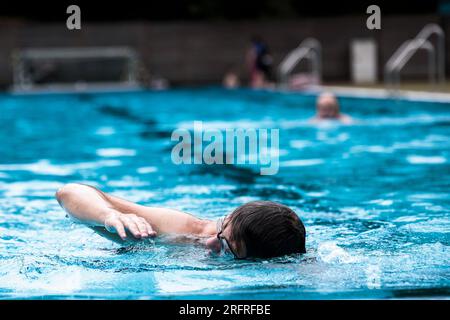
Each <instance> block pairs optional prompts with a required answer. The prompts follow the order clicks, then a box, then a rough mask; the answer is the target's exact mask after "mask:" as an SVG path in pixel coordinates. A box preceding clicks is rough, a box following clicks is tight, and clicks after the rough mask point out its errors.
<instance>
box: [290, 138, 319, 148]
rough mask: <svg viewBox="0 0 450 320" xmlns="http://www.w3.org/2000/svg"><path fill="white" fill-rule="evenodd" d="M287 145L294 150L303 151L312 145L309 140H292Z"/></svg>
mask: <svg viewBox="0 0 450 320" xmlns="http://www.w3.org/2000/svg"><path fill="white" fill-rule="evenodd" d="M289 144H290V145H291V147H292V148H295V149H304V148H307V147H309V146H312V145H313V143H312V142H311V141H309V140H292V141H290V143H289Z"/></svg>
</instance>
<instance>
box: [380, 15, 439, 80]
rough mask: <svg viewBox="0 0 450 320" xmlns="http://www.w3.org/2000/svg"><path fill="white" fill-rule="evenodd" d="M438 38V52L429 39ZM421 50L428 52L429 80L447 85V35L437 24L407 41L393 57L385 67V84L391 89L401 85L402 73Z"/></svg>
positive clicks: (425, 28) (427, 27) (428, 26)
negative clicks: (433, 36)
mask: <svg viewBox="0 0 450 320" xmlns="http://www.w3.org/2000/svg"><path fill="white" fill-rule="evenodd" d="M433 34H435V35H436V36H437V46H436V48H437V50H436V48H435V46H434V45H433V44H432V43H431V42H430V41H428V39H429V38H430V37H431V36H432V35H433ZM420 49H424V50H426V51H427V52H428V78H429V81H430V84H436V82H437V81H438V82H439V83H441V84H443V83H445V34H444V31H443V30H442V28H441V27H440V26H439V25H437V24H435V23H430V24H427V25H426V26H425V27H424V28H423V29H422V30H421V31H420V32H419V33H418V34H417V36H416V37H415V38H414V39H412V40H407V41H405V42H404V43H403V44H402V45H401V46H400V47H399V48H398V49H397V50H396V51H395V52H394V54H393V55H392V56H391V58H390V59H389V60H388V62H387V63H386V65H385V66H384V82H385V85H386V86H387V87H390V88H391V89H394V88H395V89H398V88H399V85H400V71H401V70H402V69H403V67H404V66H405V65H406V63H407V62H408V61H409V60H410V59H411V58H412V56H413V55H414V54H415V53H416V52H417V51H418V50H420Z"/></svg>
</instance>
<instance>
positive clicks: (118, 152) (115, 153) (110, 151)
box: [97, 148, 137, 158]
mask: <svg viewBox="0 0 450 320" xmlns="http://www.w3.org/2000/svg"><path fill="white" fill-rule="evenodd" d="M136 153H137V152H136V150H134V149H124V148H103V149H97V155H98V156H100V157H105V158H108V157H134V156H135V155H136Z"/></svg>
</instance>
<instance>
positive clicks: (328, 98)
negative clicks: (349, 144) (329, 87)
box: [316, 92, 340, 119]
mask: <svg viewBox="0 0 450 320" xmlns="http://www.w3.org/2000/svg"><path fill="white" fill-rule="evenodd" d="M316 109H317V117H318V118H320V119H337V118H339V116H340V111H339V102H338V100H337V98H336V96H335V95H334V94H332V93H330V92H324V93H322V94H321V95H319V96H318V97H317V102H316Z"/></svg>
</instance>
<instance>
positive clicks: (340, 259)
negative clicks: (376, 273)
mask: <svg viewBox="0 0 450 320" xmlns="http://www.w3.org/2000/svg"><path fill="white" fill-rule="evenodd" d="M317 253H318V255H319V257H320V259H322V261H324V262H326V263H354V262H358V261H359V259H358V258H357V257H354V256H352V255H350V254H349V253H348V252H347V251H345V250H344V249H343V248H341V247H339V246H338V245H337V243H336V242H333V241H327V242H323V243H321V244H320V245H319V247H318V248H317Z"/></svg>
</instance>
